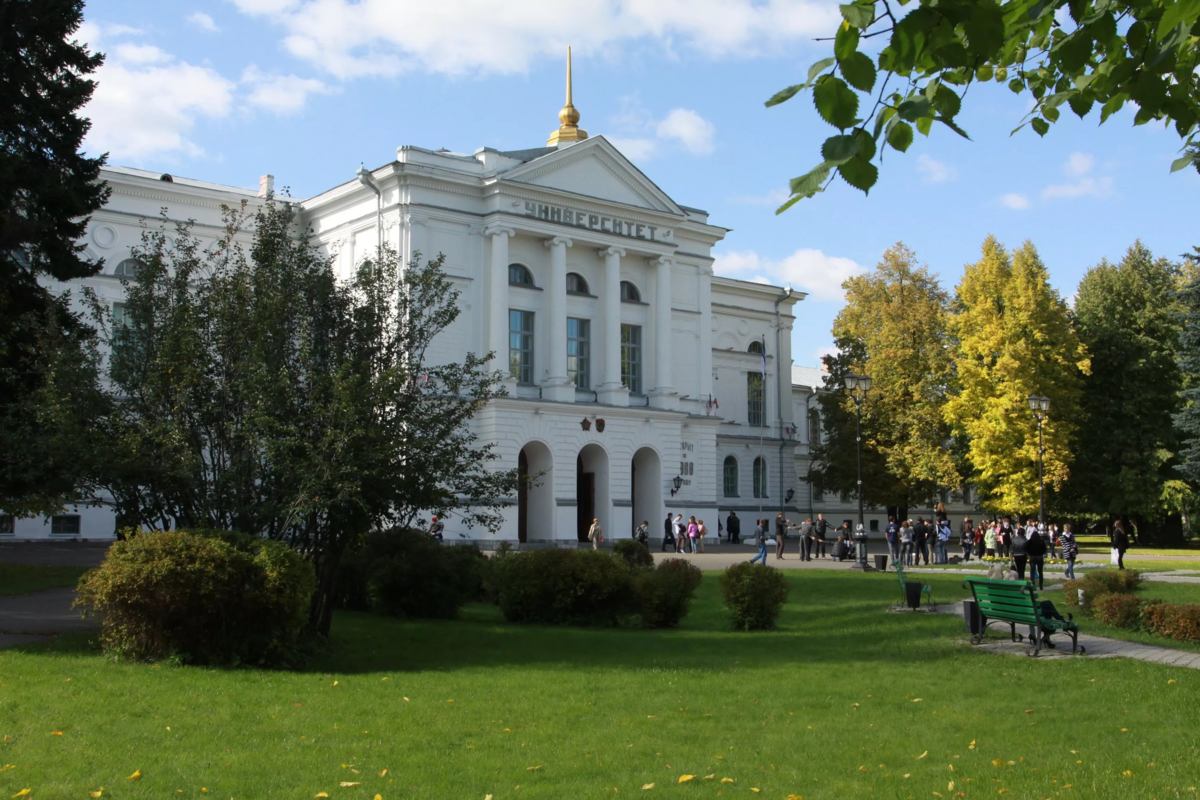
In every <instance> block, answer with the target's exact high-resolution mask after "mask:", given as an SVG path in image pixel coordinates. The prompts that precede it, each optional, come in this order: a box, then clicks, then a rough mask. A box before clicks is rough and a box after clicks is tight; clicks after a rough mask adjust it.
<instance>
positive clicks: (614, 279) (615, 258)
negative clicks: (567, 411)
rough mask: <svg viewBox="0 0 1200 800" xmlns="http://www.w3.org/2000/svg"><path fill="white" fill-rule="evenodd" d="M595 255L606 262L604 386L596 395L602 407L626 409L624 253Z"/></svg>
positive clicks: (611, 249) (602, 342)
mask: <svg viewBox="0 0 1200 800" xmlns="http://www.w3.org/2000/svg"><path fill="white" fill-rule="evenodd" d="M596 252H597V253H599V254H600V256H601V257H603V258H604V292H603V298H604V320H603V322H602V325H603V331H602V332H601V338H600V358H601V364H602V366H603V369H604V382H603V383H602V384H600V387H599V390H598V391H597V399H599V401H600V402H601V403H608V404H610V405H615V406H627V405H629V390H628V389H626V388H625V387H624V386H622V385H621V257H622V256H624V255H625V251H624V250H622V249H621V248H619V247H604V248H601V249H599V250H597V251H596ZM592 352H593V353H595V350H593V351H592Z"/></svg>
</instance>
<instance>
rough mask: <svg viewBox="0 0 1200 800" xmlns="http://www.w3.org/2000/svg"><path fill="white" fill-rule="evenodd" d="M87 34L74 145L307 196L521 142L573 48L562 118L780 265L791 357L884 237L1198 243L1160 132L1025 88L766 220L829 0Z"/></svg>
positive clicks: (379, 15) (425, 9)
mask: <svg viewBox="0 0 1200 800" xmlns="http://www.w3.org/2000/svg"><path fill="white" fill-rule="evenodd" d="M85 17H86V20H87V22H86V25H85V29H84V31H83V33H82V35H81V38H82V39H84V40H85V41H88V42H89V43H91V44H92V45H93V46H94V47H96V48H98V49H100V50H102V51H104V52H106V53H107V54H108V56H109V58H108V63H106V65H105V66H104V67H103V68H102V71H101V73H100V74H99V76H98V79H99V81H100V88H99V89H98V91H97V95H96V97H95V98H94V100H93V103H92V105H91V106H90V107H89V109H88V113H89V115H90V116H91V117H92V118H93V121H94V125H95V127H94V129H93V132H92V135H91V138H90V140H89V143H88V145H89V147H90V148H91V149H93V150H95V151H104V150H107V151H109V152H110V153H111V156H110V162H111V163H114V164H123V165H128V166H138V167H145V168H149V169H156V170H157V169H161V170H163V171H169V172H174V173H177V174H179V175H185V176H188V177H193V178H200V179H203V180H210V181H215V182H219V183H228V184H232V185H237V186H246V187H254V186H257V183H258V176H259V175H262V174H264V173H271V174H273V175H275V176H276V185H277V186H288V187H290V188H291V191H292V194H293V195H295V196H298V197H307V196H310V195H313V194H316V193H317V192H320V191H323V190H325V189H327V188H329V187H330V186H333V185H336V184H339V183H342V182H344V181H346V180H349V179H350V178H352V177H353V174H354V170H355V169H356V168H357V167H358V165H359V163H360V162H365V163H366V165H367V166H368V167H372V166H379V165H381V164H384V163H386V162H388V161H390V160H391V159H393V158H394V156H395V149H396V147H397V146H399V145H401V144H412V145H418V146H422V147H429V148H433V149H437V148H439V147H446V148H449V149H451V150H456V151H460V152H468V153H469V152H472V151H474V150H475V149H476V148H477V147H481V146H489V147H496V148H500V149H519V148H527V147H537V146H541V145H543V144H544V143H545V140H546V137H547V136H548V135H549V133H550V132H551V130H553V129H554V128H555V127H557V124H558V123H557V119H556V114H557V112H558V109H559V107H560V106H561V105H562V99H563V98H562V96H563V71H564V52H565V50H566V46H567V45H568V44H571V45H573V47H574V52H575V70H574V71H575V105H576V107H577V108H578V109H579V110H580V112H581V114H582V119H581V122H580V125H581V127H583V128H585V129H586V130H587V131H588V132H589V133H590V134H591V135H596V134H604V135H605V136H607V137H608V138H610V139H611V140H612V141H613V142H614V143H615V144H617V146H618V147H620V148H621V149H622V150H623V151H624V152H625V153H626V155H627V156H629V157H630V158H631V159H632V160H633V161H634V162H635V163H637V164H638V166H639V167H641V168H642V170H643V171H644V172H645V173H646V174H647V175H649V176H650V178H651V179H653V180H654V181H655V182H656V183H658V185H659V186H661V187H662V188H663V189H664V190H665V191H666V192H667V193H668V194H670V195H671V196H672V197H674V198H675V199H676V200H677V201H678V202H681V203H683V204H685V205H690V206H696V207H700V208H704V209H706V210H708V211H709V212H710V214H711V217H710V220H711V221H712V222H713V223H714V224H717V225H722V226H725V227H728V228H732V229H733V231H732V232H731V233H730V234H729V236H728V237H727V238H726V240H725V241H724V242H723V243H722V244H721V245H719V247H718V249H717V253H718V256H719V258H718V262H717V267H716V269H717V273H718V274H724V275H730V276H732V277H740V278H747V279H757V278H765V279H769V280H771V281H773V282H776V283H780V284H788V283H790V284H791V285H792V286H794V287H795V288H797V289H800V290H803V291H807V292H809V298H808V299H807V300H806V301H805V302H803V303H801V304H799V305H798V306H797V307H796V310H797V315H798V317H799V319H798V321H797V325H796V330H795V334H794V339H793V356H794V359H795V361H796V363H798V364H806V365H815V364H816V363H817V358H818V356H819V354H820V353H821V352H823V351H824V350H826V349H827V348H828V347H829V346H830V343H831V342H830V336H829V327H830V323H831V322H832V320H833V317H834V316H835V315H836V313H837V310H838V308H839V307H840V305H841V292H840V289H839V284H840V283H841V281H842V280H844V279H845V277H846V276H848V275H850V274H853V273H854V272H856V271H861V270H863V269H869V268H871V267H872V266H873V265H874V264H875V263H876V262H877V261H878V259H879V257H880V255H881V253H882V252H883V251H884V250H885V249H886V248H887V247H888V246H890V245H892V244H894V243H895V242H898V241H903V242H904V243H906V244H907V245H908V246H909V247H911V248H913V249H914V250H915V251H916V252H917V255H918V257H919V258H920V259H921V260H922V261H924V262H926V263H928V264H929V265H930V267H931V268H933V269H934V270H935V271H937V272H939V273H940V274H941V276H942V280H943V283H944V285H946V287H947V288H948V289H952V288H953V286H954V284H956V283H957V281H958V279H959V278H960V276H961V274H962V266H963V265H964V264H965V263H968V262H970V261H973V260H975V259H976V258H977V257H978V253H979V246H980V244H981V243H982V241H983V239H984V237H985V236H987V235H988V234H994V235H996V236H997V237H998V238H999V239H1000V240H1001V241H1003V242H1005V243H1006V244H1009V245H1011V246H1016V245H1018V244H1020V243H1021V242H1022V241H1024V240H1025V239H1031V240H1032V241H1033V242H1034V244H1036V245H1037V247H1038V250H1039V252H1040V253H1041V255H1042V258H1043V260H1044V261H1045V262H1046V264H1047V266H1048V267H1049V269H1050V273H1051V276H1052V280H1053V282H1054V284H1055V286H1056V287H1057V288H1058V289H1059V290H1060V291H1061V292H1062V293H1063V295H1064V296H1068V297H1069V296H1070V295H1072V294H1073V292H1074V291H1075V286H1076V285H1077V284H1078V281H1079V279H1080V278H1081V277H1082V275H1083V273H1084V272H1085V271H1086V270H1087V268H1088V267H1090V266H1092V265H1094V264H1096V263H1097V262H1098V261H1100V260H1101V259H1102V258H1108V259H1110V260H1117V259H1119V258H1120V257H1121V255H1122V253H1123V252H1124V250H1125V249H1126V248H1127V247H1128V246H1129V245H1130V244H1131V243H1132V242H1133V241H1134V240H1135V239H1141V240H1142V241H1143V242H1144V243H1145V244H1146V245H1147V246H1149V247H1150V249H1151V250H1152V251H1153V252H1154V253H1156V254H1159V255H1166V256H1169V257H1172V258H1174V257H1177V256H1178V255H1179V254H1180V253H1182V252H1185V251H1188V250H1190V249H1191V246H1192V245H1194V244H1200V233H1198V231H1200V226H1198V225H1197V224H1196V219H1197V216H1198V211H1200V203H1198V202H1197V200H1198V199H1200V193H1198V190H1200V176H1198V175H1197V174H1196V173H1195V172H1194V171H1190V170H1189V171H1187V172H1179V173H1175V174H1174V175H1170V174H1169V173H1168V169H1169V165H1170V163H1171V161H1172V160H1173V159H1174V158H1175V157H1176V156H1177V148H1178V146H1179V141H1178V138H1177V137H1176V136H1175V135H1174V133H1172V132H1171V131H1167V130H1164V129H1162V128H1161V127H1160V126H1143V127H1139V128H1134V127H1132V114H1131V113H1130V112H1128V111H1125V112H1121V113H1120V114H1118V115H1116V116H1114V117H1113V118H1112V119H1110V120H1109V121H1108V122H1107V123H1106V124H1105V125H1104V126H1103V127H1101V126H1099V125H1098V119H1099V118H1098V116H1097V115H1096V114H1093V115H1092V116H1091V117H1089V118H1088V119H1086V120H1078V119H1077V118H1075V117H1074V116H1072V115H1069V114H1064V116H1063V118H1062V120H1061V121H1060V122H1059V123H1058V124H1057V125H1055V126H1054V128H1053V129H1052V131H1051V133H1050V134H1048V135H1047V136H1046V137H1045V138H1044V139H1039V138H1038V137H1037V135H1036V134H1034V133H1033V132H1032V131H1030V130H1029V129H1025V130H1023V131H1022V132H1020V133H1018V134H1017V135H1015V136H1010V135H1009V132H1010V131H1011V130H1012V129H1013V128H1014V127H1016V125H1017V124H1018V122H1019V121H1020V119H1021V118H1022V116H1023V115H1024V113H1025V111H1026V109H1027V108H1028V100H1027V99H1026V98H1023V97H1018V96H1016V95H1013V94H1011V93H1010V92H1009V91H1008V90H1007V89H1005V88H1003V87H996V86H987V87H980V86H976V87H973V88H972V90H971V93H970V95H969V96H968V98H967V102H966V104H965V106H964V112H963V113H962V115H960V117H959V122H960V124H961V125H962V126H963V127H964V128H965V129H966V130H967V131H968V132H969V133H970V134H971V136H972V138H973V141H970V142H968V141H964V140H962V139H960V138H959V137H957V136H955V135H954V134H952V133H950V132H949V131H945V130H935V131H934V133H933V135H932V136H931V137H930V138H928V139H925V138H922V137H920V136H918V137H917V141H916V142H915V143H914V145H913V147H911V148H910V149H909V151H908V153H906V154H899V153H893V152H889V153H888V154H887V156H886V159H885V162H884V169H883V172H882V176H881V178H880V182H879V184H878V185H877V186H876V188H875V189H873V190H872V191H871V194H870V196H869V197H864V196H863V195H862V194H861V193H859V192H857V191H855V190H852V189H850V188H849V187H846V186H844V185H838V184H837V183H835V185H834V187H833V189H832V190H831V191H829V192H827V193H825V194H824V195H819V196H818V197H817V198H816V199H813V200H806V201H802V202H801V203H799V204H798V205H796V206H794V207H793V208H792V210H790V211H788V212H786V213H785V214H783V215H780V216H776V215H775V214H774V209H775V208H776V206H777V205H778V204H779V203H780V202H781V201H782V199H784V197H785V191H784V189H785V187H786V185H787V180H788V179H789V178H791V177H793V176H795V175H799V174H802V173H804V172H806V171H808V169H809V168H811V167H812V166H814V165H815V164H816V163H817V162H818V161H819V160H820V159H819V155H818V153H819V147H820V143H821V142H822V141H823V140H824V139H825V137H826V136H828V135H830V132H831V131H832V130H833V129H831V128H829V127H828V126H827V125H825V124H824V123H823V122H822V121H821V120H820V118H819V117H818V116H817V114H816V112H815V111H814V110H813V108H812V105H811V96H810V95H808V94H804V95H798V96H797V97H796V98H795V99H793V100H792V101H790V102H789V103H787V104H785V105H783V106H780V107H777V108H774V109H766V108H764V107H763V100H765V99H766V98H767V97H770V96H771V95H772V94H773V93H774V92H775V91H776V90H778V89H779V88H782V87H783V86H786V85H788V84H790V83H796V82H798V80H799V79H801V78H802V76H803V75H804V74H805V73H806V71H807V67H808V65H809V64H810V63H812V62H813V61H816V60H818V59H820V58H822V57H824V56H825V55H827V50H826V45H827V43H820V42H814V41H813V39H814V38H815V37H817V36H823V35H828V33H829V32H830V31H832V30H833V29H834V26H835V25H836V24H837V6H836V3H832V2H819V1H816V0H807V1H805V2H793V1H792V0H769V2H758V1H755V0H643V2H634V1H633V0H625V2H621V1H620V0H592V2H588V3H586V4H583V3H562V4H546V3H542V2H537V3H534V2H526V1H525V0H442V2H441V3H440V4H439V3H417V2H414V1H413V0H408V1H407V2H405V0H357V2H350V1H349V0H227V1H226V2H201V1H200V0H197V1H196V2H189V0H182V2H180V1H179V0H172V2H162V0H158V2H145V1H144V0H91V1H90V2H89V3H88V4H87V8H86V11H85Z"/></svg>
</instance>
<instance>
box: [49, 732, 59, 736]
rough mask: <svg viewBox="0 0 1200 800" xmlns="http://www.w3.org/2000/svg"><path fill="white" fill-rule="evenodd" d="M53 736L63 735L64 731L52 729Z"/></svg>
mask: <svg viewBox="0 0 1200 800" xmlns="http://www.w3.org/2000/svg"><path fill="white" fill-rule="evenodd" d="M50 735H51V736H62V731H50Z"/></svg>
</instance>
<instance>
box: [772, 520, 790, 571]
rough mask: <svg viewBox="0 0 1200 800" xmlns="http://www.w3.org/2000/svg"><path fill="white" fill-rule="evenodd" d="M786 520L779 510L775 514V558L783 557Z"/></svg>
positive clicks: (785, 539)
mask: <svg viewBox="0 0 1200 800" xmlns="http://www.w3.org/2000/svg"><path fill="white" fill-rule="evenodd" d="M787 527H788V525H787V520H786V519H784V517H783V512H782V511H780V512H779V513H778V514H776V515H775V560H777V561H778V560H779V559H781V558H783V543H784V542H786V541H787Z"/></svg>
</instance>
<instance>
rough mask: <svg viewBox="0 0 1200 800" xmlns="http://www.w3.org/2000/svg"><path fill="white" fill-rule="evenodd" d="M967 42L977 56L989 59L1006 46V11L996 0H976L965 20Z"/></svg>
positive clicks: (985, 59)
mask: <svg viewBox="0 0 1200 800" xmlns="http://www.w3.org/2000/svg"><path fill="white" fill-rule="evenodd" d="M963 31H964V32H965V33H966V35H967V43H968V44H969V45H970V51H971V54H972V55H973V56H975V58H977V59H979V60H980V61H987V60H989V59H990V58H991V57H992V56H994V55H995V54H996V52H997V51H998V50H999V49H1000V48H1001V47H1003V46H1004V11H1003V10H1002V9H1001V8H1000V4H999V3H997V2H996V0H974V2H972V3H971V13H970V14H969V15H967V18H966V20H965V21H964V22H963Z"/></svg>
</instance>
